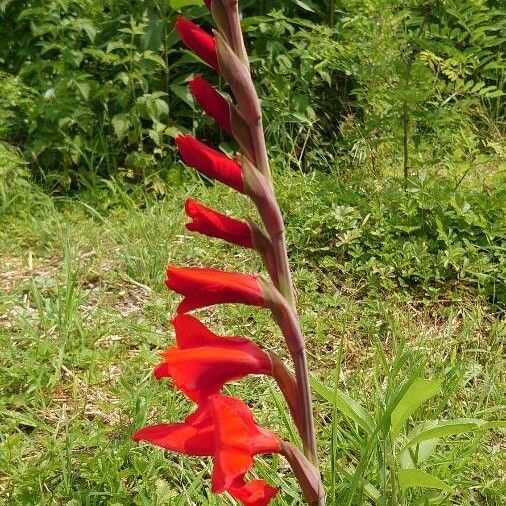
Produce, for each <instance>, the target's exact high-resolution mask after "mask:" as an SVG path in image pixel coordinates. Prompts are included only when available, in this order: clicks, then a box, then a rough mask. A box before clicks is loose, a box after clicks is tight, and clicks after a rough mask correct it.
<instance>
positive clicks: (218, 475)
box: [209, 395, 281, 492]
mask: <svg viewBox="0 0 506 506" xmlns="http://www.w3.org/2000/svg"><path fill="white" fill-rule="evenodd" d="M209 404H210V406H211V409H212V412H213V416H214V423H215V438H216V455H215V459H214V468H213V486H212V488H213V491H215V492H222V491H224V490H228V489H229V488H231V487H232V486H233V485H234V484H235V485H236V486H237V483H238V482H241V480H243V478H244V475H245V474H246V472H248V471H249V469H250V468H251V466H252V465H253V456H254V455H256V454H258V453H272V452H278V451H279V450H280V448H281V443H280V440H279V439H278V437H277V436H276V435H275V434H273V433H272V432H270V431H268V430H266V429H263V428H261V427H259V426H258V425H257V424H256V422H255V420H254V419H253V415H252V413H251V410H250V409H249V408H248V406H246V404H244V403H243V402H242V401H241V400H239V399H236V398H234V397H225V396H223V395H212V396H210V397H209Z"/></svg>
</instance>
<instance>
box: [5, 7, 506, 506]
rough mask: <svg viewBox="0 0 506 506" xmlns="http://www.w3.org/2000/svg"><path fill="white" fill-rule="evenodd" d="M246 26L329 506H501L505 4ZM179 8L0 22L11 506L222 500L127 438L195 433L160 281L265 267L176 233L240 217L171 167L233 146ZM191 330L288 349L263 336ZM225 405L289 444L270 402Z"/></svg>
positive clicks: (231, 205) (311, 14)
mask: <svg viewBox="0 0 506 506" xmlns="http://www.w3.org/2000/svg"><path fill="white" fill-rule="evenodd" d="M241 6H242V7H243V10H244V19H243V26H244V28H245V31H246V33H247V37H248V44H249V46H250V50H251V51H250V52H251V53H252V55H253V67H254V72H255V74H256V76H255V78H256V82H257V83H258V85H259V88H260V89H259V92H260V95H261V96H262V97H263V106H264V110H265V116H266V129H267V135H268V139H269V148H270V151H271V156H272V159H273V161H274V164H273V165H274V167H273V168H274V173H275V183H276V188H277V191H278V194H279V198H280V201H281V204H282V207H283V211H284V214H285V217H286V222H287V229H288V237H289V240H290V256H291V261H292V263H293V265H294V271H295V272H294V277H295V278H296V283H297V286H298V287H299V289H300V292H299V294H298V297H299V306H300V309H301V314H302V319H303V321H302V323H303V327H304V330H305V332H306V334H307V337H308V341H309V353H310V362H311V364H310V365H311V369H312V371H313V389H314V393H315V401H316V405H317V407H316V415H317V420H316V422H317V429H318V434H319V444H320V453H321V455H322V466H323V473H324V482H325V486H326V488H327V490H328V491H329V504H330V505H331V506H334V505H335V506H341V505H349V506H351V505H378V506H386V505H390V504H392V505H393V504H395V505H397V504H399V505H400V504H402V505H410V506H411V505H428V504H439V505H446V504H458V505H459V506H460V505H465V506H475V505H485V504H487V505H497V506H499V505H502V504H504V502H505V498H506V497H505V494H504V487H503V486H502V484H501V476H500V472H499V469H500V468H501V445H502V438H501V436H503V432H501V430H502V429H501V427H503V425H502V424H501V422H499V420H501V419H504V409H503V408H502V407H501V403H502V402H503V397H504V392H503V389H502V386H501V385H502V383H501V381H502V379H503V372H502V367H501V358H502V353H503V348H502V346H503V342H504V337H505V335H506V332H505V325H504V308H505V306H506V289H505V287H506V267H505V266H506V253H505V251H506V222H505V213H504V209H505V208H506V194H505V192H506V173H505V170H504V169H505V165H504V161H505V143H504V129H505V120H506V117H505V108H504V86H505V63H504V61H505V58H504V47H505V46H504V45H505V38H504V32H505V28H506V26H505V23H506V21H505V20H506V16H505V14H504V11H503V10H502V3H501V2H499V1H495V0H461V1H457V0H427V1H421V0H409V1H403V2H398V1H396V0H367V1H358V0H341V1H337V0H325V1H318V2H316V1H315V0H290V1H287V0H273V1H269V2H266V1H264V0H257V1H253V0H241ZM181 11H183V12H185V14H188V15H189V16H191V17H192V18H198V19H199V21H201V22H202V23H203V24H204V25H205V23H206V19H207V18H206V16H207V11H206V9H204V8H203V7H202V6H201V5H199V2H197V1H191V0H189V1H178V0H171V1H168V0H153V1H149V2H148V1H141V2H130V1H128V0H109V1H107V2H105V1H95V2H91V1H88V0H85V1H79V2H78V1H76V0H49V1H44V2H42V1H40V0H31V1H30V2H28V1H25V0H3V1H2V0H0V86H1V89H2V93H1V94H0V224H1V226H0V259H1V261H0V363H1V364H2V367H1V368H0V384H1V385H2V388H1V394H0V498H1V500H0V502H2V503H3V502H5V503H8V504H20V505H31V504H41V505H43V504H69V505H80V504H83V505H99V504H108V505H111V506H112V505H117V504H132V505H134V504H135V505H148V504H149V505H152V504H157V505H175V506H179V505H181V506H183V505H187V504H192V503H195V504H202V505H211V506H212V505H217V504H232V500H231V499H229V498H226V497H225V498H223V497H221V498H216V497H214V496H212V495H211V494H210V493H209V492H208V491H207V490H205V489H202V486H201V484H202V482H203V479H202V477H205V476H206V475H207V474H208V473H209V467H208V465H207V463H205V462H197V461H189V460H188V459H179V458H178V457H177V456H175V455H171V456H170V457H169V456H166V455H164V454H163V453H162V452H160V451H158V450H156V449H152V448H147V447H140V446H134V445H133V444H132V443H131V441H130V434H131V433H132V432H133V430H135V429H136V428H138V427H141V426H143V425H145V424H146V423H148V422H149V423H151V422H153V421H157V420H160V421H161V420H164V421H166V420H178V419H181V418H182V417H183V416H184V414H185V413H187V412H188V410H189V406H188V405H187V404H186V401H184V399H182V398H181V397H180V396H177V395H175V394H174V392H173V390H172V389H171V388H170V387H169V385H167V384H165V383H162V384H156V383H155V382H154V381H153V380H152V378H151V376H150V367H149V366H147V365H146V364H148V363H151V364H154V363H156V362H157V354H158V352H159V351H160V350H162V349H164V348H165V347H167V346H168V345H169V343H170V340H171V338H170V336H168V327H167V322H166V319H167V317H168V315H169V314H171V313H172V312H173V310H174V306H175V304H176V302H177V301H176V300H175V298H172V297H169V296H168V295H167V292H166V290H165V289H164V287H163V283H162V279H161V278H162V276H161V273H162V272H163V269H164V266H165V264H166V263H167V260H170V261H171V262H174V263H181V262H184V263H187V262H188V259H189V258H191V259H192V262H193V263H194V264H195V265H207V266H214V267H217V268H229V269H237V270H241V271H245V270H250V271H255V270H257V269H259V268H260V264H259V263H258V260H257V259H256V258H255V257H254V256H253V255H252V254H251V253H250V252H247V251H238V250H236V249H234V251H233V254H232V255H231V254H230V246H228V245H226V244H221V243H220V242H218V241H215V242H212V243H210V242H209V240H206V239H202V238H199V237H196V236H190V235H184V236H181V235H180V234H181V226H182V222H183V215H182V212H181V207H182V202H183V200H184V199H185V198H186V197H187V196H188V195H190V194H191V195H192V196H194V197H195V196H199V194H201V196H202V199H203V201H204V202H205V203H206V205H210V206H211V207H215V208H217V209H220V210H221V211H223V212H227V213H230V214H231V215H235V216H244V215H245V214H246V213H247V207H246V206H245V204H244V202H243V201H242V200H241V199H240V198H239V197H237V196H234V195H233V194H232V193H231V192H229V191H228V190H227V189H224V188H222V187H220V186H219V185H211V184H210V183H209V181H204V180H202V179H200V178H198V177H197V176H195V175H194V174H193V173H191V172H190V171H188V170H185V169H184V168H183V167H182V165H181V164H180V162H178V161H177V160H176V157H175V155H174V151H173V147H172V137H173V136H174V135H176V134H177V132H180V131H187V130H192V131H193V130H197V131H198V134H199V137H200V138H203V139H206V140H208V141H209V142H213V143H215V144H220V146H221V148H222V149H223V150H224V151H230V150H232V149H233V146H231V145H230V144H229V143H228V141H227V139H226V138H225V137H218V136H217V135H218V134H217V133H216V129H215V128H213V127H212V125H211V122H210V120H209V119H208V118H206V117H203V116H202V115H201V114H200V113H199V112H197V108H196V107H195V105H194V103H193V101H192V99H191V97H190V96H189V94H188V92H187V89H186V82H187V80H188V79H189V78H190V77H191V76H192V75H194V73H195V72H202V68H203V66H202V65H201V64H197V62H196V61H195V58H194V57H192V56H191V55H190V53H188V52H185V51H181V48H180V46H179V45H178V44H179V43H178V42H177V38H176V36H175V34H174V30H173V23H174V20H175V17H176V15H177V14H178V12H181ZM204 73H206V72H204ZM206 78H207V79H209V80H210V81H212V82H214V83H215V84H219V83H218V82H216V80H214V81H213V79H215V78H214V77H213V76H212V74H211V72H209V73H208V75H206ZM225 91H226V90H225ZM204 189H205V192H204ZM204 195H205V196H204ZM224 202H226V203H227V204H226V207H227V208H226V209H224V208H223V206H224ZM225 252H226V253H227V254H224V253H225ZM226 259H228V260H226ZM224 262H227V265H224ZM206 315H207V317H208V318H207V320H206V323H207V324H209V325H210V326H211V327H212V328H213V329H214V330H216V331H217V332H219V331H220V330H224V329H225V328H226V329H227V331H229V332H230V331H231V329H232V330H235V329H237V332H239V328H241V329H244V328H247V329H249V335H248V337H251V338H253V339H255V340H257V341H258V342H261V343H262V345H265V346H266V347H268V348H271V349H273V350H276V351H279V350H280V347H279V346H278V337H277V334H276V330H275V328H274V327H273V326H272V324H271V323H270V321H269V319H268V318H267V315H263V314H260V315H258V314H257V313H255V314H254V313H253V311H252V310H250V309H248V308H244V307H227V309H226V312H225V311H224V310H222V309H213V310H211V311H209V312H207V313H206ZM218 321H219V322H222V325H223V328H220V326H219V325H218V324H217V322H218ZM253 322H254V324H253ZM235 326H237V327H235ZM241 389H245V391H248V392H251V391H254V392H255V396H252V395H248V397H249V398H252V397H254V398H256V399H258V402H256V404H255V405H254V406H252V407H253V408H254V411H255V415H256V416H258V418H259V421H260V422H261V423H265V424H266V425H269V426H270V427H275V428H276V430H277V431H278V432H280V433H282V434H284V435H286V437H287V438H288V439H289V438H290V437H293V434H294V430H293V427H291V426H290V424H289V423H287V421H286V418H285V417H284V416H283V411H282V409H278V408H279V407H280V406H282V401H281V399H280V398H278V396H277V394H275V391H274V389H273V388H271V385H270V383H268V382H267V381H265V382H264V381H258V380H257V379H255V378H253V379H251V378H250V379H248V380H247V381H246V382H245V383H241V384H237V385H235V384H234V385H232V386H231V387H230V392H232V393H237V394H241V393H242V392H241ZM259 464H260V465H259V466H258V469H259V473H260V474H261V475H262V476H264V477H265V478H267V479H268V480H269V481H270V482H272V483H275V484H276V485H277V486H280V487H281V489H282V494H280V498H279V499H278V500H277V503H276V504H279V505H296V504H300V501H301V500H300V497H299V495H298V494H299V492H298V491H297V486H296V484H295V482H294V481H292V478H291V477H290V475H289V473H287V472H286V470H285V469H284V468H283V467H282V463H281V461H278V459H277V458H272V459H261V461H260V463H259ZM219 501H222V502H219Z"/></svg>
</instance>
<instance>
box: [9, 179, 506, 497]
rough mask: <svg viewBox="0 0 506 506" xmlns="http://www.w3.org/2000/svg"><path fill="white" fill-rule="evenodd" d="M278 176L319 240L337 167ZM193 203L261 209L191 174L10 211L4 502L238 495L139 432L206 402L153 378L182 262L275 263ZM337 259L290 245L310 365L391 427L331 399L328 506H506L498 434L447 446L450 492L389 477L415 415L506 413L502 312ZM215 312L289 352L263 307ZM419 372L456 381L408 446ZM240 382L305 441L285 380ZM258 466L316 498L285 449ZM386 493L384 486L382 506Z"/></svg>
mask: <svg viewBox="0 0 506 506" xmlns="http://www.w3.org/2000/svg"><path fill="white" fill-rule="evenodd" d="M325 178H326V179H325ZM277 183H278V187H279V188H282V189H283V194H282V201H283V203H284V207H285V209H286V210H287V216H288V226H289V232H290V234H291V236H292V237H303V234H301V233H300V231H301V230H303V227H302V226H301V223H302V221H303V220H306V219H307V220H308V221H307V223H309V217H313V216H316V218H314V219H315V220H317V216H318V213H320V216H325V213H326V212H327V209H324V206H325V204H324V202H323V201H322V200H321V199H320V197H319V196H320V195H321V193H322V191H323V189H324V188H328V189H329V191H334V188H335V176H333V175H329V176H322V177H321V178H313V177H306V176H303V175H301V174H290V175H288V174H287V175H280V176H278V181H277ZM23 191H25V190H23ZM32 191H33V190H32ZM118 192H119V193H118ZM189 195H192V196H193V197H196V198H200V199H201V200H202V201H203V202H205V203H206V204H207V205H210V206H215V207H217V208H219V209H221V210H222V211H224V212H230V213H233V214H237V215H242V216H244V215H247V213H248V207H247V205H246V202H245V201H244V200H242V199H239V197H237V196H235V195H233V194H232V193H231V192H229V191H228V190H226V189H223V188H219V187H213V188H207V189H205V188H203V186H202V185H200V184H198V183H195V182H189V183H185V184H183V185H182V184H179V185H174V187H172V188H171V189H170V192H169V195H168V196H167V197H166V198H165V199H163V200H159V201H156V200H154V199H146V200H145V201H144V203H143V205H142V206H138V205H137V204H134V202H133V201H132V200H130V198H129V197H128V196H126V194H123V193H122V191H121V189H120V188H116V198H117V199H118V200H120V201H121V205H116V206H114V207H112V208H111V209H108V210H104V206H103V205H102V202H100V201H97V200H95V201H93V200H88V201H87V202H84V201H80V200H79V199H78V198H75V199H73V200H66V199H65V200H62V199H60V200H55V201H52V200H50V199H49V198H45V197H40V199H39V200H38V201H37V203H35V204H34V203H33V202H32V205H31V207H30V208H29V209H28V208H27V206H25V205H24V206H17V207H15V209H11V210H9V213H8V214H2V215H0V219H1V220H2V226H1V227H0V315H1V316H0V364H1V367H0V385H1V386H0V391H1V395H0V432H1V439H0V501H1V503H2V504H9V505H11V504H12V505H15V504H20V505H35V504H36V505H50V504H51V505H54V504H65V505H99V504H107V505H127V504H132V505H146V506H147V505H150V506H153V505H160V506H161V505H182V506H183V505H188V504H197V505H219V504H233V501H232V500H231V499H229V498H227V497H226V496H219V497H216V496H213V495H212V494H211V493H210V492H209V473H210V466H209V462H208V461H207V460H205V459H192V458H188V457H184V456H178V455H175V454H164V453H163V452H162V451H160V450H159V449H156V448H154V447H149V446H146V445H142V444H134V443H132V442H131V440H130V436H131V434H132V432H133V431H134V430H135V429H136V428H139V427H141V426H143V425H145V424H147V423H151V422H157V421H176V420H181V419H182V417H184V416H185V414H186V413H188V412H189V411H190V410H191V405H190V404H189V403H188V402H187V401H186V400H185V399H184V398H183V397H182V395H180V394H179V393H177V392H176V391H175V390H174V389H173V388H172V387H171V386H170V384H169V383H166V382H162V383H157V382H156V381H155V380H154V379H153V378H152V376H151V368H152V366H153V365H154V364H156V363H157V361H158V358H157V354H158V352H160V351H161V350H163V349H164V348H165V347H167V346H169V345H170V344H171V342H172V339H173V337H172V333H171V329H170V325H169V324H168V321H169V319H170V317H171V316H172V315H173V314H174V309H175V306H176V304H177V301H178V299H177V297H176V296H175V295H173V294H171V293H169V292H167V291H166V289H165V288H164V285H163V275H164V267H165V265H166V264H167V262H173V263H176V264H182V265H205V266H212V267H219V268H226V269H237V270H241V271H245V272H254V271H257V270H258V269H259V268H260V264H259V261H258V259H257V258H255V256H254V254H253V253H251V252H248V251H242V250H240V249H238V248H233V247H230V246H228V245H226V244H223V243H221V242H218V241H215V240H208V239H205V238H202V237H197V236H194V235H189V234H187V233H186V232H185V231H184V228H183V223H184V221H185V220H184V216H183V212H182V207H183V201H184V199H185V198H186V197H187V196H189ZM332 195H336V199H337V200H339V199H340V196H339V195H338V194H337V193H333V194H332ZM25 197H26V195H25ZM362 198H363V199H364V201H365V199H367V196H366V195H365V196H363V197H362ZM28 201H30V199H28ZM318 206H320V207H318ZM298 241H300V240H299V239H298ZM318 247H319V246H318ZM329 256H330V253H328V254H326V255H324V256H323V257H322V256H318V255H316V259H317V260H316V261H315V258H313V257H312V253H311V252H310V251H309V250H307V249H306V248H305V245H303V244H301V243H300V242H295V243H294V244H292V261H293V270H294V277H295V282H296V284H297V287H298V296H299V306H300V311H301V318H302V324H303V328H304V330H305V333H306V336H307V340H308V349H309V356H310V366H311V370H312V375H313V377H314V378H315V381H316V382H317V384H318V385H320V387H322V386H323V387H324V386H326V387H328V389H330V392H332V391H333V390H335V386H338V387H339V389H340V392H343V393H345V394H347V395H349V396H350V397H351V398H352V399H354V400H355V401H356V402H359V403H360V404H361V405H362V406H363V408H366V409H367V410H369V412H370V413H371V415H372V417H373V419H374V422H375V424H377V427H376V429H375V430H373V431H372V432H371V433H367V431H365V430H364V429H363V428H361V427H360V425H359V424H358V423H357V421H356V419H354V418H353V416H351V417H350V416H345V415H344V414H343V411H342V410H341V408H340V405H339V404H338V403H337V402H336V401H335V399H333V397H332V395H327V396H326V397H327V398H325V395H324V396H321V395H320V394H318V393H315V412H316V423H317V429H318V435H319V449H320V455H321V460H322V468H323V473H324V479H325V485H326V487H327V490H328V491H329V492H330V497H329V501H328V503H329V505H330V506H332V505H345V504H350V505H351V504H364V505H366V504H378V505H387V504H388V505H390V504H392V505H393V504H406V505H408V504H409V505H411V504H458V505H485V504H486V505H500V504H504V501H505V499H506V494H505V492H504V488H503V484H502V478H503V476H502V474H501V471H500V469H501V450H502V449H503V443H502V439H501V436H502V435H503V434H502V433H501V432H500V431H499V430H491V431H475V432H472V433H465V434H462V435H458V436H454V437H453V436H452V437H448V438H442V439H440V440H439V444H438V445H437V446H435V449H434V451H433V453H432V454H431V456H430V458H429V459H428V460H427V461H425V462H423V465H422V466H421V467H422V468H423V469H424V470H425V471H427V472H430V473H431V474H433V475H435V476H436V477H438V478H439V479H441V480H443V481H445V482H446V483H447V484H448V485H449V486H450V487H452V491H451V492H443V493H439V492H437V491H433V492H430V491H428V490H427V489H426V490H425V491H423V492H420V491H417V490H416V489H409V490H407V491H400V490H399V488H398V486H397V484H396V481H395V480H394V479H393V478H392V474H391V470H392V469H397V468H398V465H399V464H398V462H399V459H400V458H401V454H400V447H401V446H402V442H403V441H405V439H404V437H405V436H404V435H405V433H406V430H410V429H411V428H412V427H414V426H415V424H416V423H418V422H420V421H423V420H431V419H444V420H448V419H454V418H479V419H482V420H498V419H500V418H501V417H504V413H501V411H500V407H499V406H500V403H501V399H502V394H503V391H502V390H501V388H502V387H501V385H502V380H503V378H502V374H503V372H502V371H503V367H502V364H501V360H502V344H503V341H504V336H505V324H504V321H503V320H502V318H501V312H500V309H499V307H498V306H497V305H493V304H491V303H490V302H489V300H490V299H487V298H486V297H485V296H481V295H477V294H478V292H477V291H476V290H474V289H473V288H472V286H471V287H469V286H467V285H466V286H464V284H459V283H458V282H456V283H453V284H452V287H451V290H450V291H448V292H444V291H441V289H438V291H437V294H436V295H433V296H432V297H428V296H427V294H426V292H422V294H421V295H420V293H419V292H417V291H411V290H410V289H409V287H408V288H407V289H406V290H400V289H399V290H398V289H397V288H393V289H390V290H389V289H388V287H384V286H381V285H379V286H377V285H376V284H374V283H370V282H369V281H368V278H367V277H366V276H365V275H364V276H362V278H361V281H360V282H358V281H357V279H356V278H352V277H350V273H349V272H347V271H339V270H338V269H336V268H335V266H334V265H332V264H331V265H330V266H329V265H328V262H327V263H325V261H324V260H325V259H326V258H327V259H328V257H329ZM322 258H323V260H322V263H320V260H321V259H322ZM199 316H201V317H202V318H203V320H204V321H205V322H206V323H207V324H209V325H211V326H212V328H213V329H214V330H216V331H217V332H223V333H229V334H235V335H238V334H240V335H245V336H247V337H250V338H252V339H255V340H257V341H258V342H260V343H262V345H264V346H266V347H268V348H271V349H274V350H277V351H279V352H280V353H282V352H283V346H282V344H281V342H280V338H279V333H278V332H277V331H276V328H275V327H274V325H273V324H272V322H271V321H270V319H269V315H268V314H267V313H266V312H264V311H258V310H256V309H252V308H243V307H232V306H227V307H217V308H211V309H208V310H205V311H202V312H200V313H199ZM338 371H339V374H338V373H337V372H338ZM416 378H425V379H440V380H441V381H442V388H441V390H440V392H439V393H438V394H437V395H435V396H433V397H432V398H431V399H430V400H429V401H428V402H427V403H426V404H423V406H422V407H421V408H420V409H417V410H416V411H415V412H414V414H413V416H412V417H410V418H409V420H408V422H407V426H406V427H404V426H403V427H401V436H400V440H399V441H400V442H399V441H397V442H394V443H392V440H391V438H389V427H390V415H392V412H393V409H394V407H395V405H396V402H397V401H398V400H399V399H400V398H401V397H402V394H403V393H404V392H405V391H406V390H407V389H408V388H409V386H410V385H411V384H412V383H413V381H415V380H416ZM228 391H229V392H233V393H234V394H236V395H240V396H242V397H243V398H245V399H247V400H248V401H249V402H250V403H251V405H252V406H253V409H254V412H255V414H256V416H257V418H258V420H259V421H260V422H261V423H262V424H265V425H266V426H269V427H271V428H273V429H274V430H276V431H277V432H279V433H280V434H282V435H283V436H284V437H292V436H291V434H292V432H291V430H290V429H291V428H290V427H289V426H287V424H286V423H285V422H284V417H283V416H282V413H280V412H279V410H278V406H280V405H282V404H281V403H280V399H279V396H278V394H277V393H276V392H275V389H274V388H273V384H271V383H270V382H269V381H267V380H264V379H261V380H258V379H257V378H247V379H246V380H245V381H242V382H240V383H237V384H233V385H231V386H230V387H228ZM323 392H324V393H325V390H323ZM327 394H328V391H327ZM332 400H334V402H331V401H332ZM357 409H358V408H357ZM355 414H356V413H355ZM404 458H406V456H405V455H404ZM255 472H256V473H258V474H259V475H261V476H263V477H266V478H267V479H269V480H270V481H271V482H272V483H275V484H276V485H278V486H280V487H281V489H282V492H281V494H280V495H279V499H277V502H276V504H277V505H297V504H301V499H300V496H299V492H298V489H297V486H296V483H295V482H294V480H293V478H292V477H291V475H290V473H289V470H287V468H286V466H285V463H284V462H283V461H282V460H281V459H279V458H277V457H269V456H267V457H265V458H262V459H259V462H258V465H257V466H256V469H255ZM372 487H373V488H372ZM371 490H378V491H380V492H381V494H380V497H378V498H377V499H376V500H375V501H373V500H372V499H371V498H370V497H369V496H368V493H369V495H370V493H371ZM373 495H374V493H373ZM424 501H426V502H424Z"/></svg>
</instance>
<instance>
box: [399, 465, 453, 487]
mask: <svg viewBox="0 0 506 506" xmlns="http://www.w3.org/2000/svg"><path fill="white" fill-rule="evenodd" d="M397 479H398V480H399V486H400V487H401V489H402V490H406V489H407V488H412V487H418V488H436V489H438V490H445V491H446V492H451V491H452V488H451V487H450V486H449V485H447V484H446V483H445V482H444V481H442V480H440V479H439V478H436V477H435V476H433V475H432V474H429V473H426V472H425V471H422V470H421V469H400V470H399V471H397Z"/></svg>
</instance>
